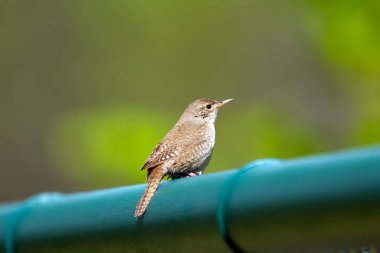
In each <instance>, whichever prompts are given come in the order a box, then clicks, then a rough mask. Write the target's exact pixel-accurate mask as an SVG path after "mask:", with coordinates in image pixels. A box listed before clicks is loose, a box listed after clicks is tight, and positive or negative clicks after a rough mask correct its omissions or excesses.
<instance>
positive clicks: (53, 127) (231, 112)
mask: <svg viewBox="0 0 380 253" xmlns="http://www.w3.org/2000/svg"><path fill="white" fill-rule="evenodd" d="M379 13H380V1H378V0H374V1H360V0H347V1H336V0H332V1H267V0H266V1H264V0H259V1H242V0H238V1H226V0H222V1H209V0H206V1H204V0H203V1H187V2H184V1H169V0H161V1H149V0H148V1H116V0H115V1H82V0H79V1H77V0H76V1H73V0H72V1H48V0H44V1H40V0H35V1H1V2H0V31H1V38H0V85H1V93H0V98H1V99H0V113H1V114H0V120H1V122H0V201H7V200H11V199H17V198H24V197H27V196H30V195H32V194H35V193H37V192H41V191H63V192H71V191H82V190H89V189H96V188H102V187H114V186H119V185H128V184H136V183H142V182H144V181H145V177H146V175H145V174H146V173H145V172H141V171H140V168H141V166H142V165H143V163H144V161H145V159H146V158H147V156H148V155H149V153H150V152H151V150H152V149H153V148H154V146H155V145H156V144H157V143H158V141H159V140H160V139H161V138H162V137H163V136H164V135H165V134H166V132H167V131H169V129H170V128H171V127H172V126H173V125H174V123H175V122H176V120H177V119H178V117H179V116H180V114H181V113H182V111H183V110H184V109H185V107H186V106H187V105H188V104H189V103H190V102H192V101H193V100H195V99H198V98H204V97H209V98H214V99H225V98H234V99H235V101H234V102H233V103H231V104H230V105H229V106H226V107H225V109H223V110H222V111H221V112H220V113H219V117H218V120H217V123H216V131H217V138H216V148H215V151H214V156H213V159H212V161H211V163H210V165H209V167H208V169H207V171H206V172H208V173H210V172H215V171H219V170H225V169H231V168H236V167H239V166H241V165H243V164H245V163H247V162H249V161H251V160H254V159H256V158H263V157H279V158H288V157H293V156H300V155H304V154H308V153H316V152H325V151H329V150H334V149H340V148H345V147H351V146H356V145H363V144H369V143H375V142H379V140H380V127H379V126H380V117H379V113H380V15H379Z"/></svg>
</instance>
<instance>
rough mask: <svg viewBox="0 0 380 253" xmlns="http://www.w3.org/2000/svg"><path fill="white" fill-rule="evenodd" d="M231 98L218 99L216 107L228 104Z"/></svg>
mask: <svg viewBox="0 0 380 253" xmlns="http://www.w3.org/2000/svg"><path fill="white" fill-rule="evenodd" d="M232 100H233V99H232V98H230V99H225V100H222V101H219V102H218V104H217V106H216V107H217V108H218V109H219V108H220V107H222V106H224V105H225V104H228V103H229V102H231V101H232Z"/></svg>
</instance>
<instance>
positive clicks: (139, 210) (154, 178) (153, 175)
mask: <svg viewBox="0 0 380 253" xmlns="http://www.w3.org/2000/svg"><path fill="white" fill-rule="evenodd" d="M163 176H164V169H163V168H162V166H157V167H155V168H153V169H152V170H151V171H150V173H149V176H148V185H147V187H146V189H145V192H144V194H143V195H142V197H141V199H140V200H139V203H137V206H136V211H135V217H139V216H141V215H142V214H143V213H144V212H145V210H146V208H147V206H148V204H149V202H150V199H151V198H152V197H153V195H154V193H155V192H156V190H157V187H158V185H159V184H160V181H161V179H162V177H163Z"/></svg>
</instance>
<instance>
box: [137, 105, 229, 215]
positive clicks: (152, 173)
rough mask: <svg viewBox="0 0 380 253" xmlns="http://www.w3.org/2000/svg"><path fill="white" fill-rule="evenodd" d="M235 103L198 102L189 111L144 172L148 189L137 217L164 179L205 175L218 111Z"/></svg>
mask: <svg viewBox="0 0 380 253" xmlns="http://www.w3.org/2000/svg"><path fill="white" fill-rule="evenodd" d="M232 100H233V99H226V100H222V101H216V100H212V99H199V100H196V101H194V102H193V103H191V104H190V105H189V106H188V107H187V108H186V110H185V112H184V113H183V114H182V116H181V117H180V119H179V120H178V122H177V124H175V126H174V127H173V128H172V130H170V132H169V133H168V134H167V135H166V136H165V137H164V138H163V139H162V140H161V142H160V143H159V144H158V145H157V146H156V147H155V149H154V150H153V152H152V153H151V154H150V156H149V157H148V159H147V160H146V162H145V164H144V166H143V167H142V169H141V170H144V169H147V170H148V185H147V188H146V190H145V192H144V194H143V195H142V197H141V199H140V201H139V202H138V204H137V206H136V211H135V217H139V216H141V215H142V214H143V213H144V212H145V209H146V208H147V206H148V204H149V201H150V199H151V198H152V197H153V194H154V193H155V191H156V190H157V187H158V185H159V183H160V181H161V179H162V178H163V177H165V176H168V177H169V178H171V179H177V178H182V177H193V176H199V175H201V174H202V172H203V170H204V169H205V168H206V166H207V164H208V163H209V161H210V159H211V154H212V151H213V148H214V143H215V127H214V123H215V119H216V116H217V113H218V110H219V109H220V108H221V107H222V106H224V105H225V104H227V103H229V102H231V101H232Z"/></svg>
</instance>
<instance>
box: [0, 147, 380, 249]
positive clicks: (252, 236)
mask: <svg viewBox="0 0 380 253" xmlns="http://www.w3.org/2000/svg"><path fill="white" fill-rule="evenodd" d="M143 190H144V185H137V186H131V187H122V188H116V189H109V190H101V191H94V192H84V193H76V194H67V195H61V194H56V193H48V194H42V195H39V196H35V197H32V198H30V199H28V200H26V201H24V202H15V203H9V204H3V205H0V252H1V251H3V252H6V253H13V252H39V253H40V252H81V253H83V252H113V253H117V252H231V251H235V252H345V251H344V250H345V249H349V248H356V249H360V248H362V247H368V248H370V247H373V248H372V249H375V247H378V246H379V244H380V146H373V147H368V148H363V149H356V150H350V151H344V152H338V153H331V154H325V155H318V156H310V157H305V158H299V159H291V160H284V161H276V160H264V161H263V160H261V161H257V162H253V163H250V164H248V165H246V166H245V167H243V168H241V169H239V170H231V171H227V172H222V173H215V174H208V175H204V176H201V177H195V178H186V179H180V180H174V181H167V182H164V183H162V184H161V186H160V187H159V189H158V191H157V193H156V195H155V196H154V198H153V199H152V202H151V203H150V205H149V207H148V210H147V212H146V214H145V216H143V218H142V219H136V218H134V217H133V213H134V208H135V205H136V203H137V201H138V199H139V197H140V196H141V194H142V192H143Z"/></svg>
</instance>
